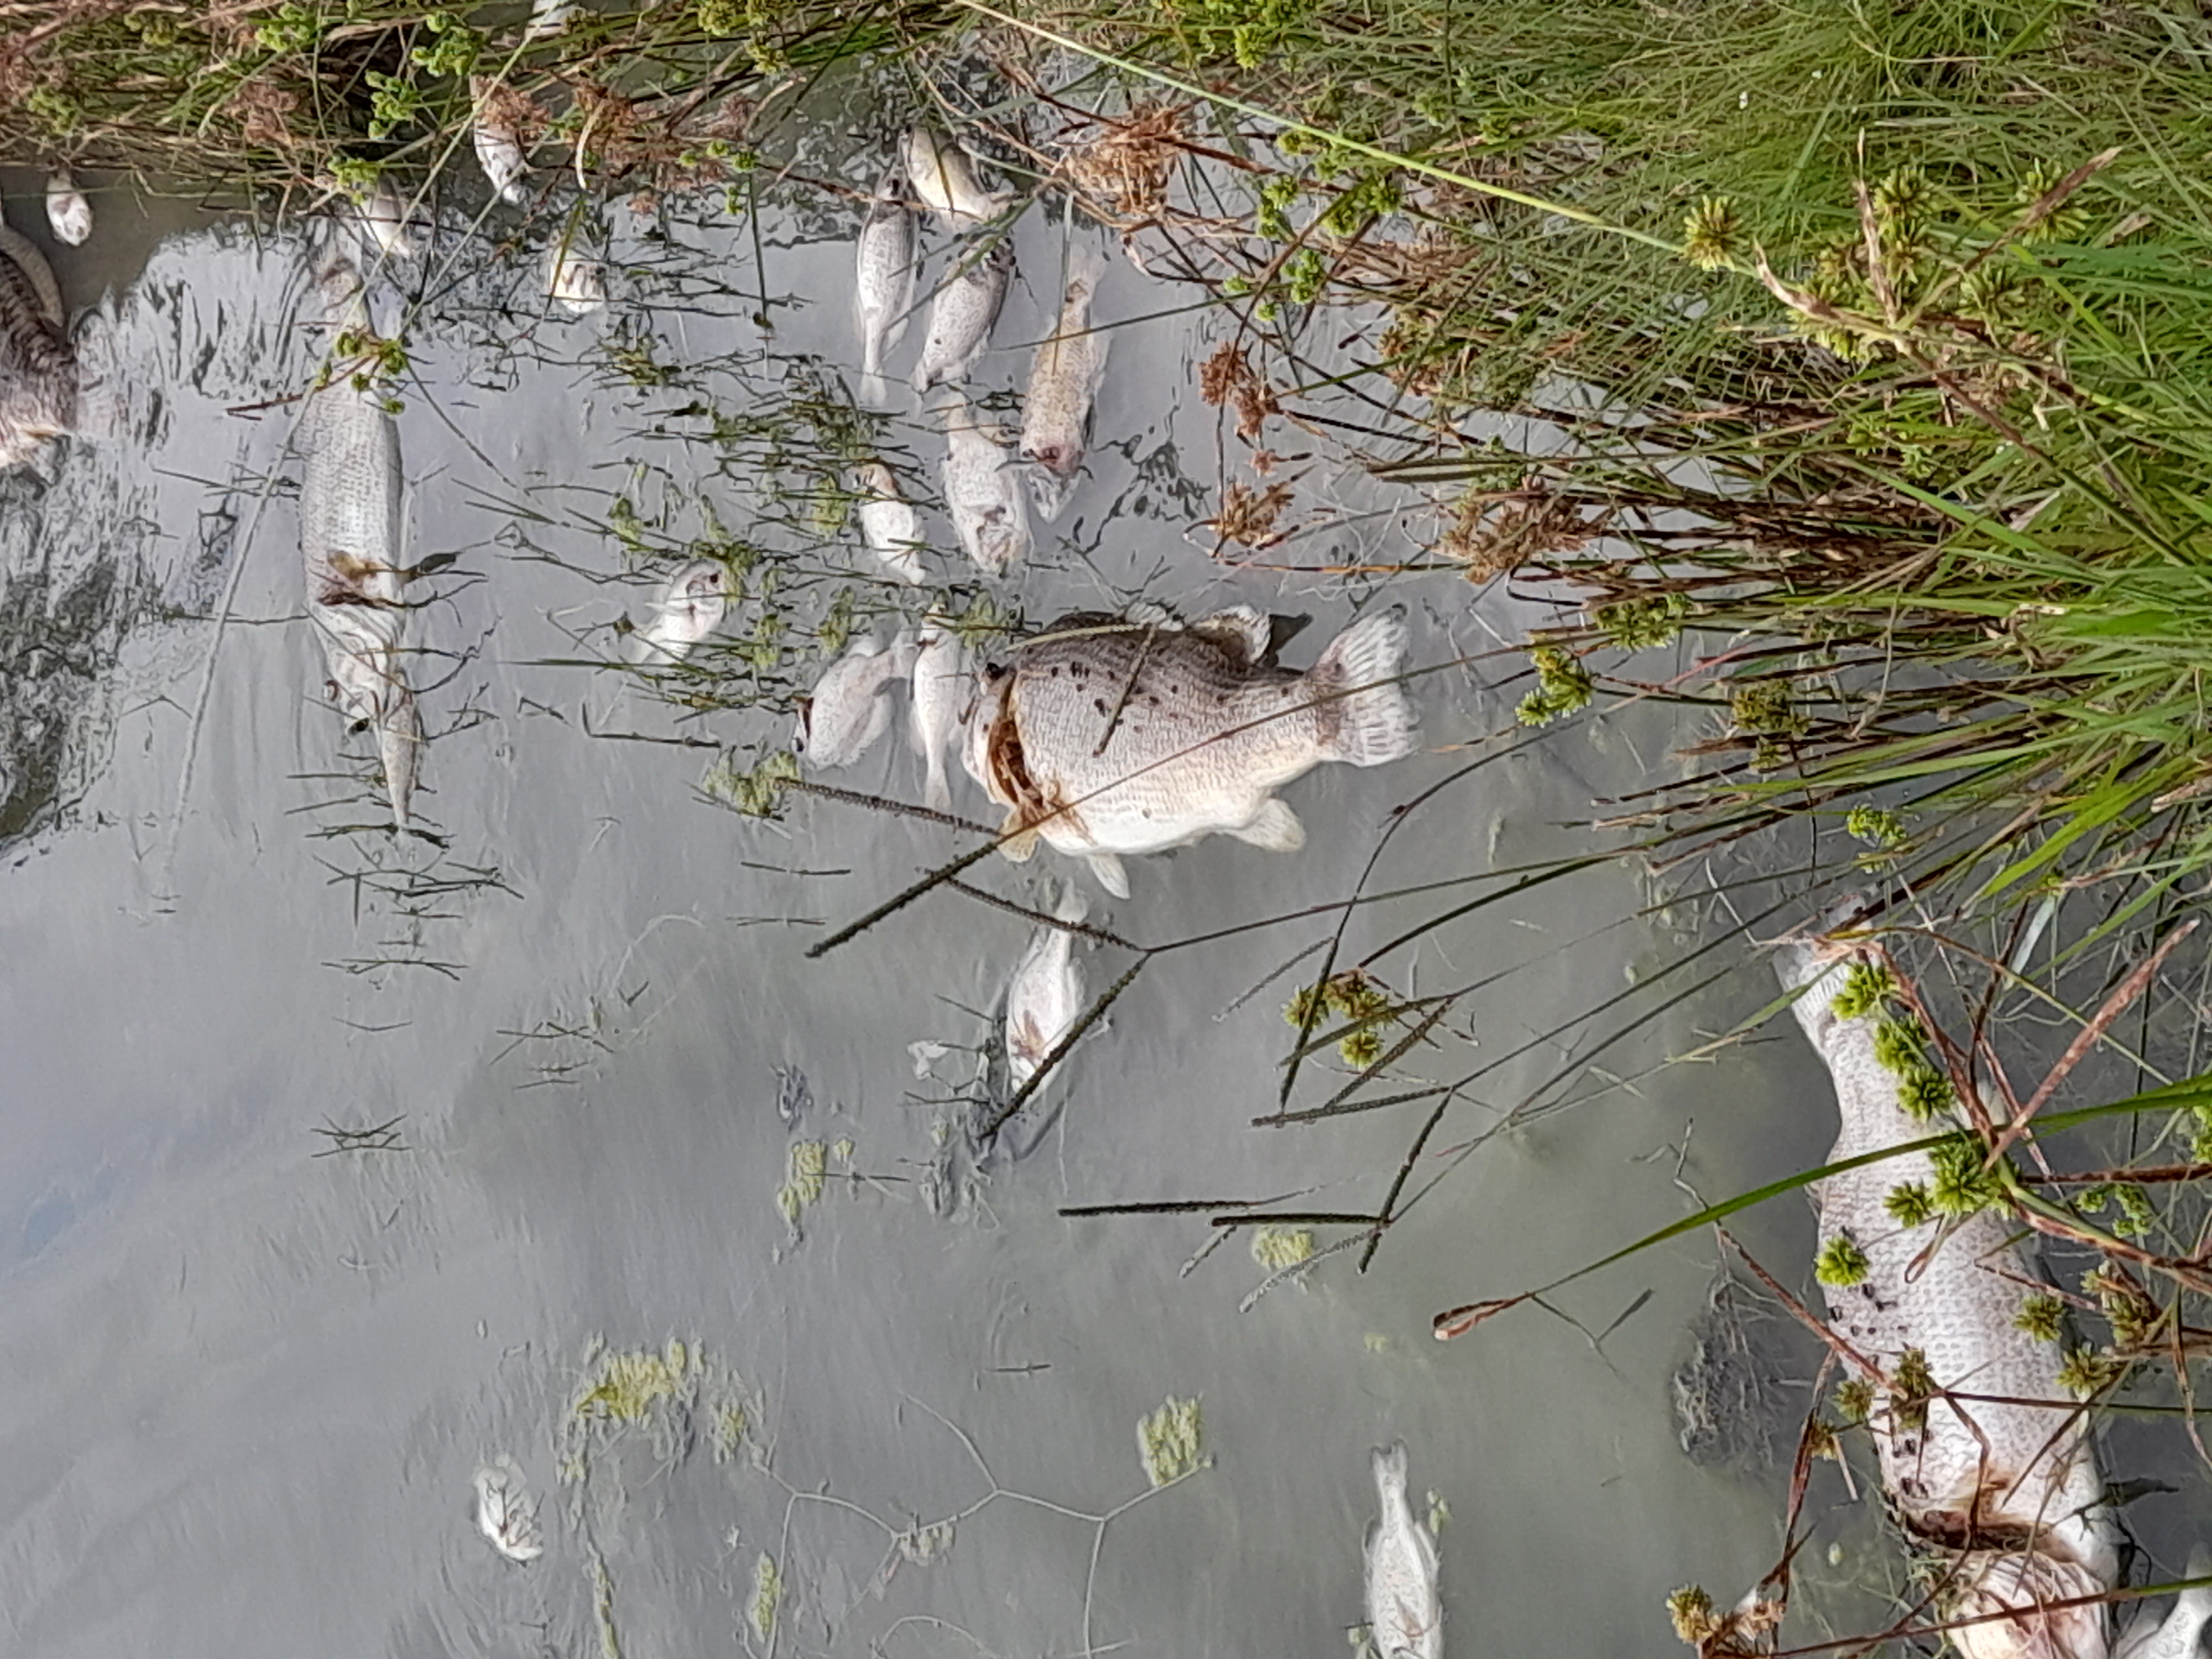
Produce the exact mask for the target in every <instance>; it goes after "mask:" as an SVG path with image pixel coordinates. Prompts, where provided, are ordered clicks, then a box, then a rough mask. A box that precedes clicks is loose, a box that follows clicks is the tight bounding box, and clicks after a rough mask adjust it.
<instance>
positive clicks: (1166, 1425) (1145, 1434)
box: [1137, 1395, 1206, 1486]
mask: <svg viewBox="0 0 2212 1659" xmlns="http://www.w3.org/2000/svg"><path fill="white" fill-rule="evenodd" d="M1137 1455H1138V1456H1139V1458H1141V1459H1142V1460H1143V1462H1144V1465H1145V1479H1146V1480H1149V1481H1151V1482H1152V1485H1153V1486H1166V1485H1167V1484H1168V1483H1169V1482H1170V1481H1173V1480H1182V1478H1183V1477H1184V1476H1185V1475H1187V1474H1191V1473H1192V1472H1193V1471H1194V1470H1196V1469H1198V1468H1201V1467H1203V1465H1204V1464H1205V1462H1206V1455H1205V1449H1204V1447H1203V1444H1202V1442H1201V1426H1200V1419H1199V1409H1198V1401H1197V1399H1196V1397H1195V1396H1194V1397H1193V1398H1191V1399H1188V1400H1178V1399H1176V1397H1175V1396H1174V1395H1169V1396H1168V1397H1167V1398H1166V1399H1165V1400H1164V1401H1161V1402H1160V1405H1159V1409H1158V1410H1157V1411H1153V1412H1149V1413H1146V1415H1145V1416H1143V1417H1142V1418H1139V1419H1138V1422H1137Z"/></svg>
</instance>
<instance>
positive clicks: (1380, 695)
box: [1306, 605, 1414, 766]
mask: <svg viewBox="0 0 2212 1659" xmlns="http://www.w3.org/2000/svg"><path fill="white" fill-rule="evenodd" d="M1405 656H1406V610H1405V607H1404V606H1403V605H1392V606H1390V607H1389V609H1388V610H1386V611H1375V612H1372V613H1370V615H1368V616H1364V617H1361V618H1360V619H1359V620H1358V622H1356V623H1352V626H1351V627H1349V628H1347V629H1345V630H1344V632H1342V633H1341V634H1340V635H1337V636H1336V638H1335V639H1334V640H1333V641H1330V642H1329V647H1328V650H1326V651H1324V652H1322V653H1321V660H1320V661H1319V662H1317V663H1316V664H1315V665H1313V670H1312V671H1311V672H1310V673H1309V674H1308V675H1307V676H1306V680H1307V683H1308V684H1309V685H1310V687H1311V688H1312V690H1313V692H1314V712H1315V713H1316V714H1317V715H1318V716H1319V717H1320V721H1319V724H1320V727H1321V757H1322V759H1323V760H1331V761H1342V762H1343V763H1345V764H1346V765H1347V766H1381V765H1383V764H1384V763H1387V762H1389V761H1394V760H1399V759H1401V758H1403V757H1405V756H1407V755H1410V754H1412V753H1413V747H1414V736H1413V702H1412V701H1411V700H1410V699H1409V698H1408V697H1407V696H1406V691H1405V688H1404V687H1403V686H1401V685H1399V684H1397V683H1396V682H1397V677H1398V675H1399V673H1400V672H1401V666H1402V665H1403V663H1404V661H1405Z"/></svg>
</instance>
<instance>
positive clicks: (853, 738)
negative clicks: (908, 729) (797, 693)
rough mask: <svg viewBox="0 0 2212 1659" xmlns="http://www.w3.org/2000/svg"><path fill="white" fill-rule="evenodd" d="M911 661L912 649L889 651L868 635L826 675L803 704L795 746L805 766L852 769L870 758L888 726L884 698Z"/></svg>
mask: <svg viewBox="0 0 2212 1659" xmlns="http://www.w3.org/2000/svg"><path fill="white" fill-rule="evenodd" d="M912 661H913V657H912V654H911V647H910V646H908V645H907V644H906V643H904V642H903V641H895V642H894V643H893V646H892V648H891V649H890V650H888V651H886V650H885V649H884V647H883V645H882V643H881V642H880V641H878V640H877V639H876V638H875V637H874V636H873V635H866V634H864V635H861V636H860V638H859V639H857V640H854V641H853V643H852V645H851V646H850V647H848V649H847V651H846V653H845V654H844V655H843V656H842V657H840V658H838V659H837V660H836V662H834V663H831V664H830V665H829V667H828V668H827V669H825V670H823V674H822V678H820V679H818V680H817V681H816V682H815V683H814V690H813V692H812V694H811V696H805V697H802V698H800V699H799V735H798V739H797V742H796V744H795V747H796V748H797V749H798V750H799V753H800V754H801V755H803V756H805V758H806V762H807V764H808V765H810V766H813V767H836V766H850V765H851V764H852V763H854V761H856V760H858V759H860V757H861V756H863V755H865V754H866V753H867V752H868V750H870V749H871V748H872V747H873V746H874V744H875V741H876V739H877V738H880V737H882V736H883V734H884V732H886V731H887V730H889V729H890V723H891V711H890V704H889V703H887V702H884V696H883V693H884V690H886V689H887V688H888V687H889V686H890V683H891V682H892V681H893V680H895V679H897V678H900V677H902V675H904V674H905V673H906V671H907V670H908V666H909V665H911V663H912Z"/></svg>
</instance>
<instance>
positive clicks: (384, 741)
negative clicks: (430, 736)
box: [376, 685, 423, 829]
mask: <svg viewBox="0 0 2212 1659" xmlns="http://www.w3.org/2000/svg"><path fill="white" fill-rule="evenodd" d="M422 743H423V738H422V711H421V710H419V709H417V708H416V706H415V695H414V693H413V692H411V691H410V690H407V688H406V687H405V686H404V685H403V686H401V687H400V688H399V694H398V699H397V701H396V702H394V704H393V706H392V708H389V709H387V710H386V713H385V716H384V718H383V719H382V720H380V721H379V722H378V723H377V728H376V750H377V758H378V759H379V760H380V761H381V762H382V763H383V765H384V791H385V793H386V795H387V796H388V797H389V798H390V799H391V801H392V823H393V824H394V826H395V827H397V828H398V829H405V828H406V827H407V803H408V802H409V800H410V799H412V798H413V796H414V793H415V780H416V776H417V775H418V774H419V772H420V770H421V768H422Z"/></svg>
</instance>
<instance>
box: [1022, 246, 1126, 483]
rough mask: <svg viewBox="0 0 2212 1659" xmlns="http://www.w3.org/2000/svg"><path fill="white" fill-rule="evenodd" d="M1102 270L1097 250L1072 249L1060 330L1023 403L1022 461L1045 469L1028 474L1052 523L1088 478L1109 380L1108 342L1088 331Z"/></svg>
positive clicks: (1040, 351)
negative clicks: (1097, 416) (1094, 426)
mask: <svg viewBox="0 0 2212 1659" xmlns="http://www.w3.org/2000/svg"><path fill="white" fill-rule="evenodd" d="M1104 269H1105V261H1104V260H1103V258H1100V256H1099V253H1098V251H1097V249H1096V248H1094V247H1092V246H1090V245H1089V244H1088V243H1083V242H1078V243H1073V244H1071V245H1070V247H1069V251H1068V258H1067V286H1066V289H1065V290H1064V291H1063V292H1062V294H1061V295H1060V320H1059V324H1058V325H1057V326H1056V327H1055V328H1054V331H1053V334H1052V337H1051V338H1050V339H1048V340H1047V341H1045V343H1043V344H1042V345H1040V346H1039V347H1038V348H1037V349H1036V359H1035V360H1034V361H1033V362H1031V364H1030V385H1029V390H1028V391H1027V392H1024V394H1023V397H1022V459H1024V460H1025V461H1030V462H1034V463H1035V464H1036V466H1037V467H1038V468H1039V469H1041V470H1040V471H1038V472H1036V473H1033V474H1031V477H1030V485H1031V491H1032V494H1033V495H1034V496H1035V498H1036V504H1037V508H1038V510H1039V511H1040V512H1042V513H1043V514H1044V516H1045V517H1046V519H1047V520H1052V519H1056V518H1058V517H1059V516H1060V509H1061V508H1063V507H1066V505H1067V498H1068V496H1069V495H1071V494H1072V493H1073V490H1074V487H1075V477H1076V474H1077V473H1079V472H1080V471H1082V470H1083V456H1084V452H1085V448H1086V447H1088V446H1089V444H1090V441H1091V405H1092V404H1093V403H1094V401H1095V400H1096V399H1097V396H1098V387H1099V386H1100V384H1101V382H1103V380H1104V379H1105V377H1106V347H1107V337H1106V335H1105V334H1104V333H1103V331H1099V330H1097V329H1094V328H1092V327H1091V299H1092V297H1093V295H1095V294H1096V293H1097V288H1098V278H1099V276H1100V274H1101V273H1102V272H1103V270H1104Z"/></svg>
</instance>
